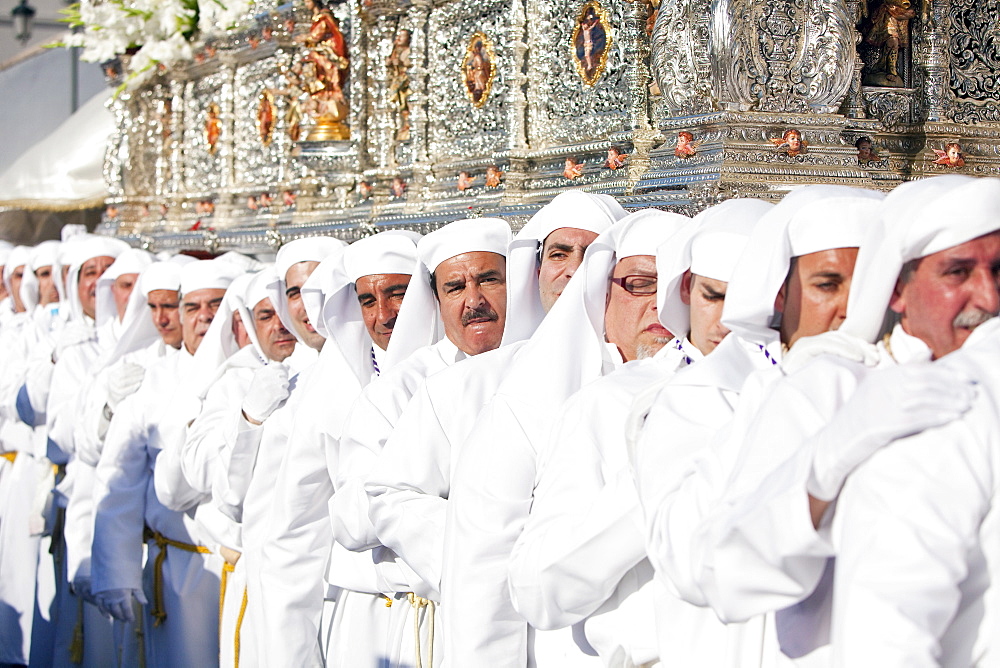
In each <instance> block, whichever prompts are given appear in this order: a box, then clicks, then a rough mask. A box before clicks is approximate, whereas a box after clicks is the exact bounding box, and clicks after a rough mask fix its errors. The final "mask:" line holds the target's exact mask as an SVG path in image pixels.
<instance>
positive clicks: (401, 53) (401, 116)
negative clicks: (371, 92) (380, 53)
mask: <svg viewBox="0 0 1000 668" xmlns="http://www.w3.org/2000/svg"><path fill="white" fill-rule="evenodd" d="M385 67H386V71H387V73H388V75H389V85H388V89H389V102H390V104H392V106H394V107H395V108H396V114H397V116H396V119H397V120H396V140H397V141H406V140H408V139H409V138H410V102H409V99H410V74H409V69H410V31H409V30H400V31H399V32H398V33H396V37H395V39H393V41H392V53H390V54H389V57H388V58H386V59H385Z"/></svg>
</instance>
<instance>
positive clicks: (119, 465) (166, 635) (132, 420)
mask: <svg viewBox="0 0 1000 668" xmlns="http://www.w3.org/2000/svg"><path fill="white" fill-rule="evenodd" d="M193 360H194V358H193V357H192V356H191V355H190V354H189V353H188V352H187V350H186V349H183V348H182V349H181V350H180V351H178V352H177V353H174V354H171V355H168V356H167V357H165V358H164V359H162V360H160V361H159V362H158V363H156V364H155V365H153V366H152V367H151V368H150V369H149V370H148V371H147V372H146V376H145V377H144V378H143V382H142V385H141V386H140V388H139V390H138V391H137V392H136V393H135V394H134V395H132V396H131V397H128V398H126V399H125V400H124V401H123V402H122V403H121V404H120V406H119V408H118V411H117V413H116V414H115V417H114V419H113V420H112V421H111V426H110V427H109V428H108V434H107V436H106V438H105V443H104V451H103V452H102V454H101V461H100V463H99V464H98V467H97V480H96V483H95V488H94V500H95V504H96V514H95V522H94V543H93V564H92V576H93V588H94V591H95V592H101V591H108V590H114V589H141V590H144V591H145V595H146V598H147V600H148V601H149V603H150V605H148V606H146V607H145V611H144V630H145V643H146V645H145V647H146V665H148V666H194V665H212V664H214V663H215V662H216V661H217V660H218V653H219V640H218V616H219V574H220V572H221V568H222V561H221V559H219V558H218V557H217V556H215V555H213V554H202V553H199V552H191V551H188V550H185V549H182V548H178V547H173V546H166V547H162V548H161V547H160V546H158V545H157V544H156V543H155V542H153V541H150V542H149V552H150V557H149V560H148V562H147V564H146V573H145V576H144V575H143V566H142V543H143V527H144V526H148V527H149V528H150V529H151V530H152V531H154V532H157V533H159V534H161V535H163V536H164V537H165V538H167V539H170V540H173V541H178V542H181V543H184V544H187V545H193V546H205V545H206V544H208V543H209V542H210V541H211V535H210V534H209V532H208V531H206V530H205V529H204V527H203V526H202V525H201V524H200V523H199V522H197V521H196V520H195V519H194V518H193V517H191V515H190V514H187V513H178V512H176V511H173V510H170V509H169V508H167V507H166V506H164V505H163V504H162V503H161V502H160V500H159V498H158V497H157V495H156V492H155V488H154V477H153V469H154V467H155V465H156V459H157V457H158V456H159V454H160V452H161V451H162V450H164V449H166V448H180V447H181V444H182V442H183V439H184V430H185V427H186V426H187V424H188V422H190V421H191V420H192V419H194V417H195V416H196V415H197V411H198V409H199V407H200V401H199V400H198V399H197V397H196V396H194V394H193V393H192V392H190V391H189V390H188V388H187V387H186V385H185V382H184V381H185V380H186V379H189V378H190V377H191V374H192V372H193V364H194V361H193ZM161 550H166V558H165V560H164V561H163V565H162V576H163V580H162V581H163V589H162V596H163V601H164V608H165V611H166V613H167V615H168V617H167V619H166V620H165V621H164V622H163V623H162V624H160V625H159V626H154V624H153V621H154V620H153V619H152V617H151V616H150V615H151V609H152V607H153V605H154V601H155V593H156V592H155V591H154V588H153V575H154V570H155V561H156V556H157V555H158V554H159V553H160V552H161Z"/></svg>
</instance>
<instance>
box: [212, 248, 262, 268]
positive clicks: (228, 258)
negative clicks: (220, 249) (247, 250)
mask: <svg viewBox="0 0 1000 668" xmlns="http://www.w3.org/2000/svg"><path fill="white" fill-rule="evenodd" d="M212 259H213V260H218V261H219V262H228V263H229V264H231V265H234V266H235V267H237V268H239V269H241V270H243V271H260V270H261V269H263V268H264V263H263V262H261V261H260V260H257V259H255V258H252V257H250V256H249V255H244V254H243V253H237V252H236V251H229V252H226V253H223V254H222V255H220V256H219V257H216V258H212Z"/></svg>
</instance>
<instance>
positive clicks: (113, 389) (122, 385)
mask: <svg viewBox="0 0 1000 668" xmlns="http://www.w3.org/2000/svg"><path fill="white" fill-rule="evenodd" d="M145 375H146V369H145V368H144V367H142V366H140V365H138V364H132V363H130V362H123V363H121V364H118V365H117V366H115V367H114V368H113V369H112V370H111V372H110V373H109V374H108V400H107V402H106V403H107V404H108V408H110V409H111V410H112V411H114V410H115V409H116V408H118V404H119V403H121V400H122V399H124V398H125V397H127V396H130V395H132V394H134V393H135V391H136V390H138V389H139V386H140V385H141V384H142V378H143V376H145Z"/></svg>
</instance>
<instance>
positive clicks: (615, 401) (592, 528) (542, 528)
mask: <svg viewBox="0 0 1000 668" xmlns="http://www.w3.org/2000/svg"><path fill="white" fill-rule="evenodd" d="M678 343H679V342H678V341H677V340H675V341H674V342H672V343H671V344H668V345H667V347H665V348H664V349H663V352H662V354H661V355H657V358H655V359H647V360H641V361H637V362H630V363H629V364H626V365H625V366H623V367H622V368H621V369H619V370H617V371H615V372H614V373H612V374H610V375H608V376H606V377H604V378H601V379H599V380H597V381H595V382H593V383H591V384H590V385H587V386H586V387H584V388H583V389H582V390H580V391H579V392H577V393H576V394H575V395H573V396H572V397H571V398H570V399H569V400H568V401H567V402H566V405H565V406H564V407H563V410H562V414H561V416H560V417H559V421H558V423H557V424H556V426H555V427H554V429H553V432H552V433H553V438H552V439H551V440H550V441H549V443H548V444H546V446H547V447H546V449H545V450H543V451H542V452H540V453H539V457H538V475H537V481H536V484H535V489H534V492H533V500H532V505H531V514H530V515H529V516H528V520H527V522H526V523H525V526H524V531H523V532H522V533H521V535H520V537H519V538H518V539H517V542H516V543H515V545H514V549H513V551H512V553H511V561H510V565H509V582H510V591H511V599H512V601H513V603H514V608H515V609H516V610H517V611H518V612H519V613H521V614H522V615H523V616H524V617H525V619H526V620H527V621H528V623H530V624H531V625H532V626H534V627H535V628H537V629H557V628H562V627H565V626H570V625H573V624H577V623H579V622H581V621H583V620H587V622H586V624H585V627H584V629H585V632H586V636H587V640H588V641H589V643H590V645H591V646H592V647H593V648H594V649H595V650H596V651H597V653H598V655H599V656H600V657H601V658H602V659H603V660H604V661H605V662H606V663H609V662H611V661H612V660H613V659H614V658H615V657H616V656H621V657H625V656H627V657H628V660H630V661H631V662H632V663H633V664H635V665H643V664H648V663H650V662H653V661H655V660H657V659H658V652H657V648H656V628H655V624H654V619H653V617H654V611H653V595H652V585H651V583H650V580H651V579H652V572H653V571H652V566H651V565H650V564H649V563H648V561H647V560H646V550H645V543H644V540H643V534H644V532H643V528H642V509H641V508H640V506H639V498H638V495H637V493H636V491H635V484H634V482H633V479H632V473H631V471H630V470H629V465H628V456H627V453H626V448H625V429H626V421H627V419H628V416H629V412H630V410H631V407H632V400H633V398H634V397H635V395H636V394H637V393H638V392H639V391H641V390H643V389H644V388H647V387H650V386H652V385H655V384H657V383H661V382H663V381H665V380H666V379H668V378H669V377H670V376H671V375H673V373H674V372H675V371H676V370H677V369H678V368H683V367H685V366H687V364H688V363H689V362H690V361H691V359H692V357H691V356H696V357H698V358H700V357H701V354H700V353H699V352H698V351H697V349H694V348H693V346H691V345H690V344H687V348H688V350H690V351H691V352H686V351H685V350H684V348H683V344H682V345H681V346H678V345H677V344H678Z"/></svg>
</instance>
